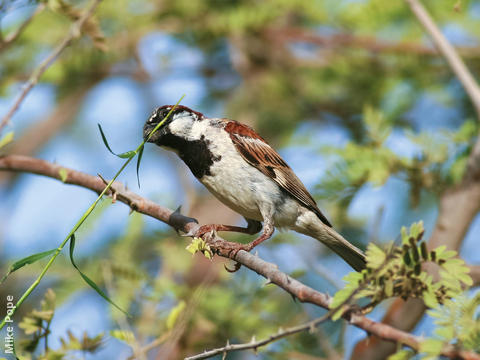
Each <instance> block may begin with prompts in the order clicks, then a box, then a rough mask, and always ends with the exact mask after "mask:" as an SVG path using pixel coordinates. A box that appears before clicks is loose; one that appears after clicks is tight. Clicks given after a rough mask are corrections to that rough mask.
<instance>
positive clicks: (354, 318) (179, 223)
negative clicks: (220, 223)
mask: <svg viewBox="0 0 480 360" xmlns="http://www.w3.org/2000/svg"><path fill="white" fill-rule="evenodd" d="M60 169H64V170H63V171H62V174H63V175H65V174H66V177H65V176H63V180H64V182H65V183H67V184H74V185H79V186H82V187H84V188H87V189H90V190H93V191H95V192H97V193H99V192H102V191H103V190H104V189H105V184H104V183H103V181H102V180H101V179H100V178H98V177H97V176H93V175H89V174H86V173H83V172H80V171H77V170H73V169H68V168H65V167H63V166H61V165H57V164H53V163H50V162H48V161H44V160H39V159H35V158H31V157H27V156H19V155H8V156H4V157H0V171H1V170H4V171H5V170H7V171H19V172H29V173H34V174H38V175H44V176H48V177H51V178H54V179H57V180H62V176H60ZM112 186H113V187H114V188H115V191H116V192H117V199H118V201H120V202H123V203H125V204H127V205H128V206H130V207H131V208H132V209H135V211H137V212H139V213H142V214H145V215H148V216H151V217H154V218H156V219H158V220H160V221H162V222H164V223H166V224H168V225H170V226H172V227H173V228H174V229H176V230H178V231H182V232H184V233H188V232H190V231H193V232H194V231H195V230H196V229H198V227H199V225H198V223H197V221H196V220H195V219H192V218H189V217H186V216H183V215H181V214H179V213H178V212H175V211H173V210H170V209H168V208H165V207H163V206H160V205H158V204H156V203H154V202H153V201H151V200H149V199H146V198H142V197H141V196H139V195H137V194H135V193H134V192H132V191H130V190H127V189H125V187H124V186H123V185H122V184H121V183H119V182H114V183H113V185H112ZM108 194H109V193H107V195H108ZM213 243H214V244H213V246H215V244H221V243H223V244H226V243H228V242H227V241H225V240H223V239H221V238H220V237H218V236H217V237H216V238H215V239H213ZM218 254H219V255H220V256H223V257H226V258H228V257H229V256H228V255H229V254H228V253H227V252H222V251H221V249H220V251H219V252H218ZM234 260H235V261H237V262H239V263H241V264H242V265H243V266H245V267H247V268H249V269H251V270H253V271H255V272H256V273H257V274H259V275H261V276H263V277H264V278H266V279H270V281H271V282H272V283H274V284H276V285H277V286H279V287H280V288H282V289H284V290H285V291H286V292H288V293H289V294H291V295H293V296H294V297H295V298H297V299H298V300H299V301H300V302H306V303H311V304H315V305H317V306H319V307H322V308H324V309H329V307H330V297H329V296H328V295H326V294H324V293H321V292H319V291H317V290H315V289H313V288H311V287H309V286H307V285H305V284H303V283H301V282H300V281H298V280H296V279H294V278H292V277H290V276H288V275H287V274H285V273H284V272H282V271H280V270H279V269H278V266H277V265H276V264H272V263H269V262H266V261H264V260H263V259H261V258H260V257H258V256H255V255H253V254H250V253H248V252H246V251H243V250H241V251H239V252H238V253H237V254H236V256H235V257H234ZM343 318H344V319H345V320H347V321H348V322H349V323H350V324H351V325H354V326H356V327H358V328H360V329H363V330H365V331H366V332H367V333H369V334H371V335H375V336H378V337H379V338H381V339H384V340H387V341H392V342H395V343H400V344H404V345H406V346H408V347H410V348H412V349H414V350H418V349H419V345H420V342H421V339H420V338H419V337H417V336H415V335H412V334H410V333H408V332H405V331H402V330H398V329H396V328H394V327H392V326H389V325H387V324H383V323H379V322H376V321H373V320H370V319H369V318H367V317H365V316H363V315H361V314H357V313H351V312H350V313H348V312H347V313H345V314H344V315H343ZM317 320H318V319H317ZM442 354H443V355H445V356H447V357H450V358H465V359H467V358H469V359H480V356H478V355H477V354H473V353H472V352H465V351H459V350H457V349H455V348H454V347H451V346H450V347H447V348H445V350H444V351H443V353H442Z"/></svg>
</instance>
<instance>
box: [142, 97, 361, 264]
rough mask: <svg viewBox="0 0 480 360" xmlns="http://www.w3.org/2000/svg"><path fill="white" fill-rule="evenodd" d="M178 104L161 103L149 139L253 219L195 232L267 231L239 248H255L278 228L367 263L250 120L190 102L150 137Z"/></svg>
mask: <svg viewBox="0 0 480 360" xmlns="http://www.w3.org/2000/svg"><path fill="white" fill-rule="evenodd" d="M172 107H173V105H164V106H162V107H159V108H157V109H156V110H155V111H154V112H153V113H152V115H151V116H150V118H149V119H148V120H147V122H146V123H145V126H144V129H143V136H144V138H145V140H148V142H151V143H155V144H157V145H158V146H161V147H164V148H166V149H168V150H171V151H174V152H175V153H177V154H178V156H180V158H181V159H182V160H183V161H184V162H185V164H186V165H187V166H188V167H189V168H190V170H191V171H192V173H193V175H194V176H195V177H196V178H197V179H198V180H199V181H200V182H201V183H202V184H203V185H205V187H206V188H207V189H208V190H209V191H210V192H211V193H212V194H213V195H215V196H216V197H217V198H218V199H219V200H220V201H221V202H223V203H224V204H225V205H227V206H228V207H229V208H231V209H232V210H234V211H236V212H237V213H239V214H241V215H242V216H243V217H245V219H246V220H247V223H248V226H247V227H246V228H243V227H238V226H230V225H218V224H211V225H204V226H201V227H200V228H199V229H198V231H197V232H196V233H195V234H193V235H194V236H195V237H201V236H202V235H204V234H206V233H207V232H210V231H212V230H215V231H235V232H242V233H247V234H252V235H253V234H256V233H257V232H259V231H260V230H261V228H262V225H261V221H263V233H262V235H261V236H260V237H259V238H257V239H256V240H254V241H252V242H251V243H249V244H246V245H243V244H238V246H236V247H235V249H234V252H235V254H236V252H238V251H239V250H245V251H250V250H251V249H253V248H254V247H255V246H257V245H258V244H260V243H261V242H262V241H265V240H267V239H269V238H270V237H271V236H272V234H273V232H274V227H277V228H288V229H293V230H295V231H297V232H299V233H302V234H306V235H308V236H311V237H313V238H315V239H317V240H319V241H321V242H322V243H324V244H325V245H327V246H328V247H329V248H330V249H332V250H333V251H334V252H336V253H337V254H338V255H340V256H341V257H342V258H343V259H344V260H345V261H346V262H347V263H348V264H350V265H351V266H352V267H353V268H354V269H355V270H357V271H360V270H361V269H363V268H365V255H364V254H363V252H362V251H361V250H359V249H358V248H356V247H355V246H353V245H352V244H350V243H349V242H348V241H347V240H345V239H344V238H343V237H342V236H341V235H340V234H338V233H337V232H336V231H335V230H333V228H332V226H331V224H330V223H329V221H328V220H327V218H326V217H325V216H324V215H323V214H322V212H321V211H320V210H319V209H318V207H317V204H316V203H315V200H313V198H312V196H311V195H310V194H309V192H308V191H307V189H306V188H305V186H304V185H303V184H302V182H301V181H300V179H299V178H298V177H297V176H296V175H295V173H294V172H293V171H292V169H291V168H290V167H289V166H288V165H287V163H286V162H285V161H284V160H283V159H282V158H281V157H280V155H279V154H278V153H277V152H276V151H275V150H274V149H273V148H272V147H271V146H270V145H268V143H267V142H266V141H265V140H264V139H262V138H261V137H260V136H259V135H258V134H257V133H256V132H255V131H254V130H253V129H251V128H250V127H248V126H247V125H244V124H241V123H239V122H237V121H234V120H228V119H211V118H207V117H206V116H204V115H203V114H201V113H199V112H197V111H194V110H191V109H189V108H188V107H186V106H177V107H176V108H175V109H174V111H173V113H172V114H171V115H170V117H169V118H168V119H167V120H166V122H165V123H164V124H163V125H162V126H161V127H160V128H159V129H158V130H157V131H156V132H155V133H153V135H152V136H151V137H149V135H150V133H151V132H152V130H153V129H154V128H155V126H156V125H157V124H158V123H159V122H160V121H162V120H163V119H164V118H165V117H166V116H167V114H168V113H169V112H170V110H171V109H172Z"/></svg>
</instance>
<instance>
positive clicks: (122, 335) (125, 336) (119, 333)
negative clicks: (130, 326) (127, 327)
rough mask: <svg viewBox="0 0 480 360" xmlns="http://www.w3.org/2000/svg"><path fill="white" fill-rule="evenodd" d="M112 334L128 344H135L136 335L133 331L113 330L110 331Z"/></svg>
mask: <svg viewBox="0 0 480 360" xmlns="http://www.w3.org/2000/svg"><path fill="white" fill-rule="evenodd" d="M110 336H112V337H114V338H115V339H118V340H120V341H123V342H125V343H127V344H133V343H134V342H135V335H134V334H133V332H131V331H123V330H112V331H110Z"/></svg>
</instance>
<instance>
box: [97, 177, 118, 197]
mask: <svg viewBox="0 0 480 360" xmlns="http://www.w3.org/2000/svg"><path fill="white" fill-rule="evenodd" d="M97 175H98V177H99V178H100V179H101V180H102V181H103V183H104V184H105V186H108V181H107V180H105V179H104V178H103V176H102V175H101V174H100V173H97ZM110 195H111V196H112V204H115V202H116V201H117V190H115V189H114V188H113V186H110Z"/></svg>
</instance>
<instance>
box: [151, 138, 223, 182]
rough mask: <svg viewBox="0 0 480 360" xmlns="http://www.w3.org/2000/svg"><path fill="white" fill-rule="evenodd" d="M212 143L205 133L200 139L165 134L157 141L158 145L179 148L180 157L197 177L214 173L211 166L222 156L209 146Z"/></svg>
mask: <svg viewBox="0 0 480 360" xmlns="http://www.w3.org/2000/svg"><path fill="white" fill-rule="evenodd" d="M210 143H211V141H210V140H207V139H205V136H203V135H202V136H201V137H200V139H199V140H187V139H184V138H182V137H180V136H176V135H173V134H165V135H164V136H162V137H161V138H160V139H159V141H157V142H156V144H157V145H158V146H166V147H169V148H172V149H175V150H177V151H178V155H179V156H180V158H181V159H182V160H183V162H184V163H185V164H186V165H187V166H188V167H189V168H190V171H191V172H192V174H193V175H194V176H195V177H196V178H197V179H201V178H202V177H204V176H205V175H212V174H211V172H210V167H211V166H212V165H213V163H214V162H216V161H220V159H221V158H222V157H221V156H215V155H213V154H212V152H211V151H210V149H209V147H208V146H209V145H210Z"/></svg>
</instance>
